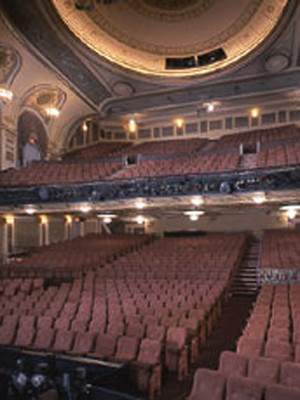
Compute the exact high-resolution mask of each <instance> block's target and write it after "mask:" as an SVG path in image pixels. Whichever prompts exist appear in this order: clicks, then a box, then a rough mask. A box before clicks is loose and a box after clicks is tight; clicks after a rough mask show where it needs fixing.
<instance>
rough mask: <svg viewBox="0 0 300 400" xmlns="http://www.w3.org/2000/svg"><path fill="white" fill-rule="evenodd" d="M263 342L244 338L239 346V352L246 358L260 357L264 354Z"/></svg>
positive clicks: (239, 342)
mask: <svg viewBox="0 0 300 400" xmlns="http://www.w3.org/2000/svg"><path fill="white" fill-rule="evenodd" d="M262 350H263V341H261V340H257V339H252V338H249V337H247V336H242V337H241V338H240V340H239V341H238V344H237V352H238V353H239V354H241V355H243V356H246V357H259V356H260V355H261V354H262Z"/></svg>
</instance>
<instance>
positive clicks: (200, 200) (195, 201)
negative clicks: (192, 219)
mask: <svg viewBox="0 0 300 400" xmlns="http://www.w3.org/2000/svg"><path fill="white" fill-rule="evenodd" d="M191 203H192V204H193V205H194V206H196V207H199V206H201V205H202V204H203V203H204V200H203V197H201V196H197V197H193V198H192V199H191Z"/></svg>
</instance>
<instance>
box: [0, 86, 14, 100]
mask: <svg viewBox="0 0 300 400" xmlns="http://www.w3.org/2000/svg"><path fill="white" fill-rule="evenodd" d="M12 98H13V92H12V91H11V90H8V89H4V88H0V101H1V100H2V101H11V100H12Z"/></svg>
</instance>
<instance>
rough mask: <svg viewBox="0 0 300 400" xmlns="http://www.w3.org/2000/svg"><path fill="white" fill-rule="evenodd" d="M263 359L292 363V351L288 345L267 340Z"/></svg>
mask: <svg viewBox="0 0 300 400" xmlns="http://www.w3.org/2000/svg"><path fill="white" fill-rule="evenodd" d="M265 357H270V358H275V359H276V360H280V361H292V360H293V349H292V346H291V344H290V343H286V342H280V341H273V340H268V341H267V343H266V345H265Z"/></svg>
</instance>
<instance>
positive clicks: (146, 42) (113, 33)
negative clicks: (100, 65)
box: [52, 0, 288, 77]
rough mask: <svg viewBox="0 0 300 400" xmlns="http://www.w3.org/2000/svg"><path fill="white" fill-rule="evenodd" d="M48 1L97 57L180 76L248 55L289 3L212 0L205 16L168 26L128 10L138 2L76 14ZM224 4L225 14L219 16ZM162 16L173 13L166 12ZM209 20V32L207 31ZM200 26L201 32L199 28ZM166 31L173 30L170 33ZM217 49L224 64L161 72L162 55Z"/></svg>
mask: <svg viewBox="0 0 300 400" xmlns="http://www.w3.org/2000/svg"><path fill="white" fill-rule="evenodd" d="M52 2H53V4H54V6H55V7H56V9H57V11H58V13H59V15H60V16H61V18H62V19H63V21H64V22H65V23H66V24H67V25H68V27H69V28H70V30H71V31H72V32H73V33H74V34H75V35H76V36H77V37H78V38H79V39H80V40H81V41H82V42H83V43H85V44H86V45H87V46H89V47H90V48H91V49H92V50H94V51H95V52H96V53H98V54H99V55H101V56H104V57H106V58H107V59H108V60H110V61H112V62H114V63H117V64H119V65H121V66H123V67H126V68H130V69H133V70H135V71H137V72H141V73H146V74H152V75H160V76H173V77H176V76H180V77H182V76H191V75H203V74H207V73H209V72H213V71H215V70H218V69H220V68H224V67H226V66H228V65H230V64H232V63H234V62H236V61H238V60H240V59H241V58H242V57H244V56H246V55H247V54H249V53H250V52H251V51H253V50H254V49H255V48H256V47H257V46H258V45H259V44H260V43H262V42H263V41H264V40H265V39H266V38H267V37H268V35H269V34H270V33H271V32H272V30H273V29H274V27H275V26H276V24H277V23H278V21H279V19H280V17H281V15H282V13H283V11H284V9H285V7H286V5H287V3H288V0H253V1H249V0H243V1H241V2H239V3H237V2H236V1H232V0H222V1H221V0H219V1H217V0H216V1H213V2H211V4H210V5H209V7H208V8H207V10H206V11H207V12H203V13H202V14H200V15H198V16H193V17H192V16H190V17H188V19H183V20H182V19H180V20H178V21H177V22H173V23H172V24H169V23H166V21H159V20H154V21H153V18H150V17H149V16H147V15H141V13H140V12H139V10H140V11H141V8H139V7H137V8H136V9H134V8H133V7H132V4H133V3H137V5H138V3H139V4H140V5H141V4H143V5H144V8H145V7H146V4H145V2H144V3H143V2H142V1H140V2H139V1H138V0H127V1H124V2H117V3H113V4H111V5H110V6H107V7H104V6H103V5H100V4H99V5H97V7H95V9H93V10H92V11H79V10H77V9H76V8H75V6H74V3H73V2H72V1H71V0H65V1H60V0H52ZM200 3H201V4H202V5H203V4H204V3H203V1H200ZM147 4H148V3H147ZM198 4H199V2H198ZM226 5H227V6H228V7H227V11H228V12H226V14H224V15H221V12H222V11H224V8H225V6H226ZM192 8H193V7H191V9H192ZM152 9H154V10H156V11H157V12H158V10H159V9H158V8H155V7H152ZM225 10H226V9H225ZM164 13H166V14H168V15H170V16H171V15H173V14H174V13H173V12H172V11H168V10H165V11H164ZM121 16H123V18H121ZM208 21H209V22H210V25H209V26H210V27H211V29H207V28H208V26H207V23H208ZM204 23H206V28H205V29H204V28H203V29H202V27H203V26H205V24H204ZM170 27H171V28H170ZM169 29H173V31H172V34H170V30H169ZM209 31H210V32H209ZM149 32H151V34H150V33H149ZM219 47H222V48H223V49H224V51H225V53H226V55H227V58H226V59H225V60H222V61H218V62H215V63H213V64H210V65H208V66H203V67H201V68H189V69H185V70H166V69H165V58H166V57H167V56H168V57H189V56H196V55H198V54H204V53H207V52H210V51H212V50H214V49H216V48H219Z"/></svg>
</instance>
